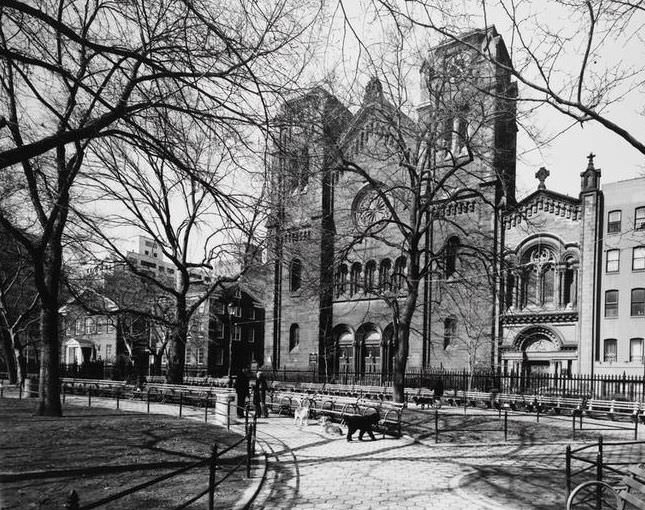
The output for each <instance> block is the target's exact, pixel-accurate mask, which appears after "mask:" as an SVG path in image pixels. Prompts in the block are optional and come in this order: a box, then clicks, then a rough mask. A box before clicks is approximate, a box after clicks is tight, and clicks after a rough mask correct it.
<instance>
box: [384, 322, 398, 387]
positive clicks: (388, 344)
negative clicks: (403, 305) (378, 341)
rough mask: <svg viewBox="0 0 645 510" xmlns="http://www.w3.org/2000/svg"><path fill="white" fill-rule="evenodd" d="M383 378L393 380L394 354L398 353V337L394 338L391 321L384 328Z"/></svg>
mask: <svg viewBox="0 0 645 510" xmlns="http://www.w3.org/2000/svg"><path fill="white" fill-rule="evenodd" d="M382 346H383V368H382V371H383V378H384V379H385V380H388V381H389V380H391V379H392V375H393V374H394V356H395V354H396V347H397V344H396V339H395V338H394V325H393V324H392V323H391V322H390V323H389V324H388V325H387V326H386V327H385V329H384V330H383V342H382Z"/></svg>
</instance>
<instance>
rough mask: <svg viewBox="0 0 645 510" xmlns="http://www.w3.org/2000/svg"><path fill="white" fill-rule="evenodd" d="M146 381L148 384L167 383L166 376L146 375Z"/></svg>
mask: <svg viewBox="0 0 645 510" xmlns="http://www.w3.org/2000/svg"><path fill="white" fill-rule="evenodd" d="M145 381H146V384H148V383H165V382H166V376H165V375H146V378H145Z"/></svg>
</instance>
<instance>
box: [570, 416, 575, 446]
mask: <svg viewBox="0 0 645 510" xmlns="http://www.w3.org/2000/svg"><path fill="white" fill-rule="evenodd" d="M571 425H572V429H571V439H572V440H573V441H575V440H576V413H572V414H571Z"/></svg>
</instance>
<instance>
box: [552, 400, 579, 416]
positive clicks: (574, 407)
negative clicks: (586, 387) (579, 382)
mask: <svg viewBox="0 0 645 510" xmlns="http://www.w3.org/2000/svg"><path fill="white" fill-rule="evenodd" d="M550 398H552V399H553V397H550ZM551 405H552V407H551V408H552V409H553V412H554V413H555V414H563V412H569V413H570V414H573V415H575V416H577V415H579V414H580V413H582V410H583V409H584V405H585V399H584V398H582V397H555V400H554V401H552V404H551Z"/></svg>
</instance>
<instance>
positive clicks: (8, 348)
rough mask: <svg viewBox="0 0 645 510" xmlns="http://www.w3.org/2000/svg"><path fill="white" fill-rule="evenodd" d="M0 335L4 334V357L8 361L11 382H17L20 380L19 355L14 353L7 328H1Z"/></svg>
mask: <svg viewBox="0 0 645 510" xmlns="http://www.w3.org/2000/svg"><path fill="white" fill-rule="evenodd" d="M0 335H1V336H2V352H3V353H4V356H3V357H4V359H5V361H6V363H7V372H8V375H9V384H16V383H17V382H19V381H20V378H19V375H18V370H19V368H18V365H17V360H18V356H17V355H16V353H14V349H13V346H12V344H11V340H10V337H9V333H8V332H7V331H6V330H1V331H0Z"/></svg>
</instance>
